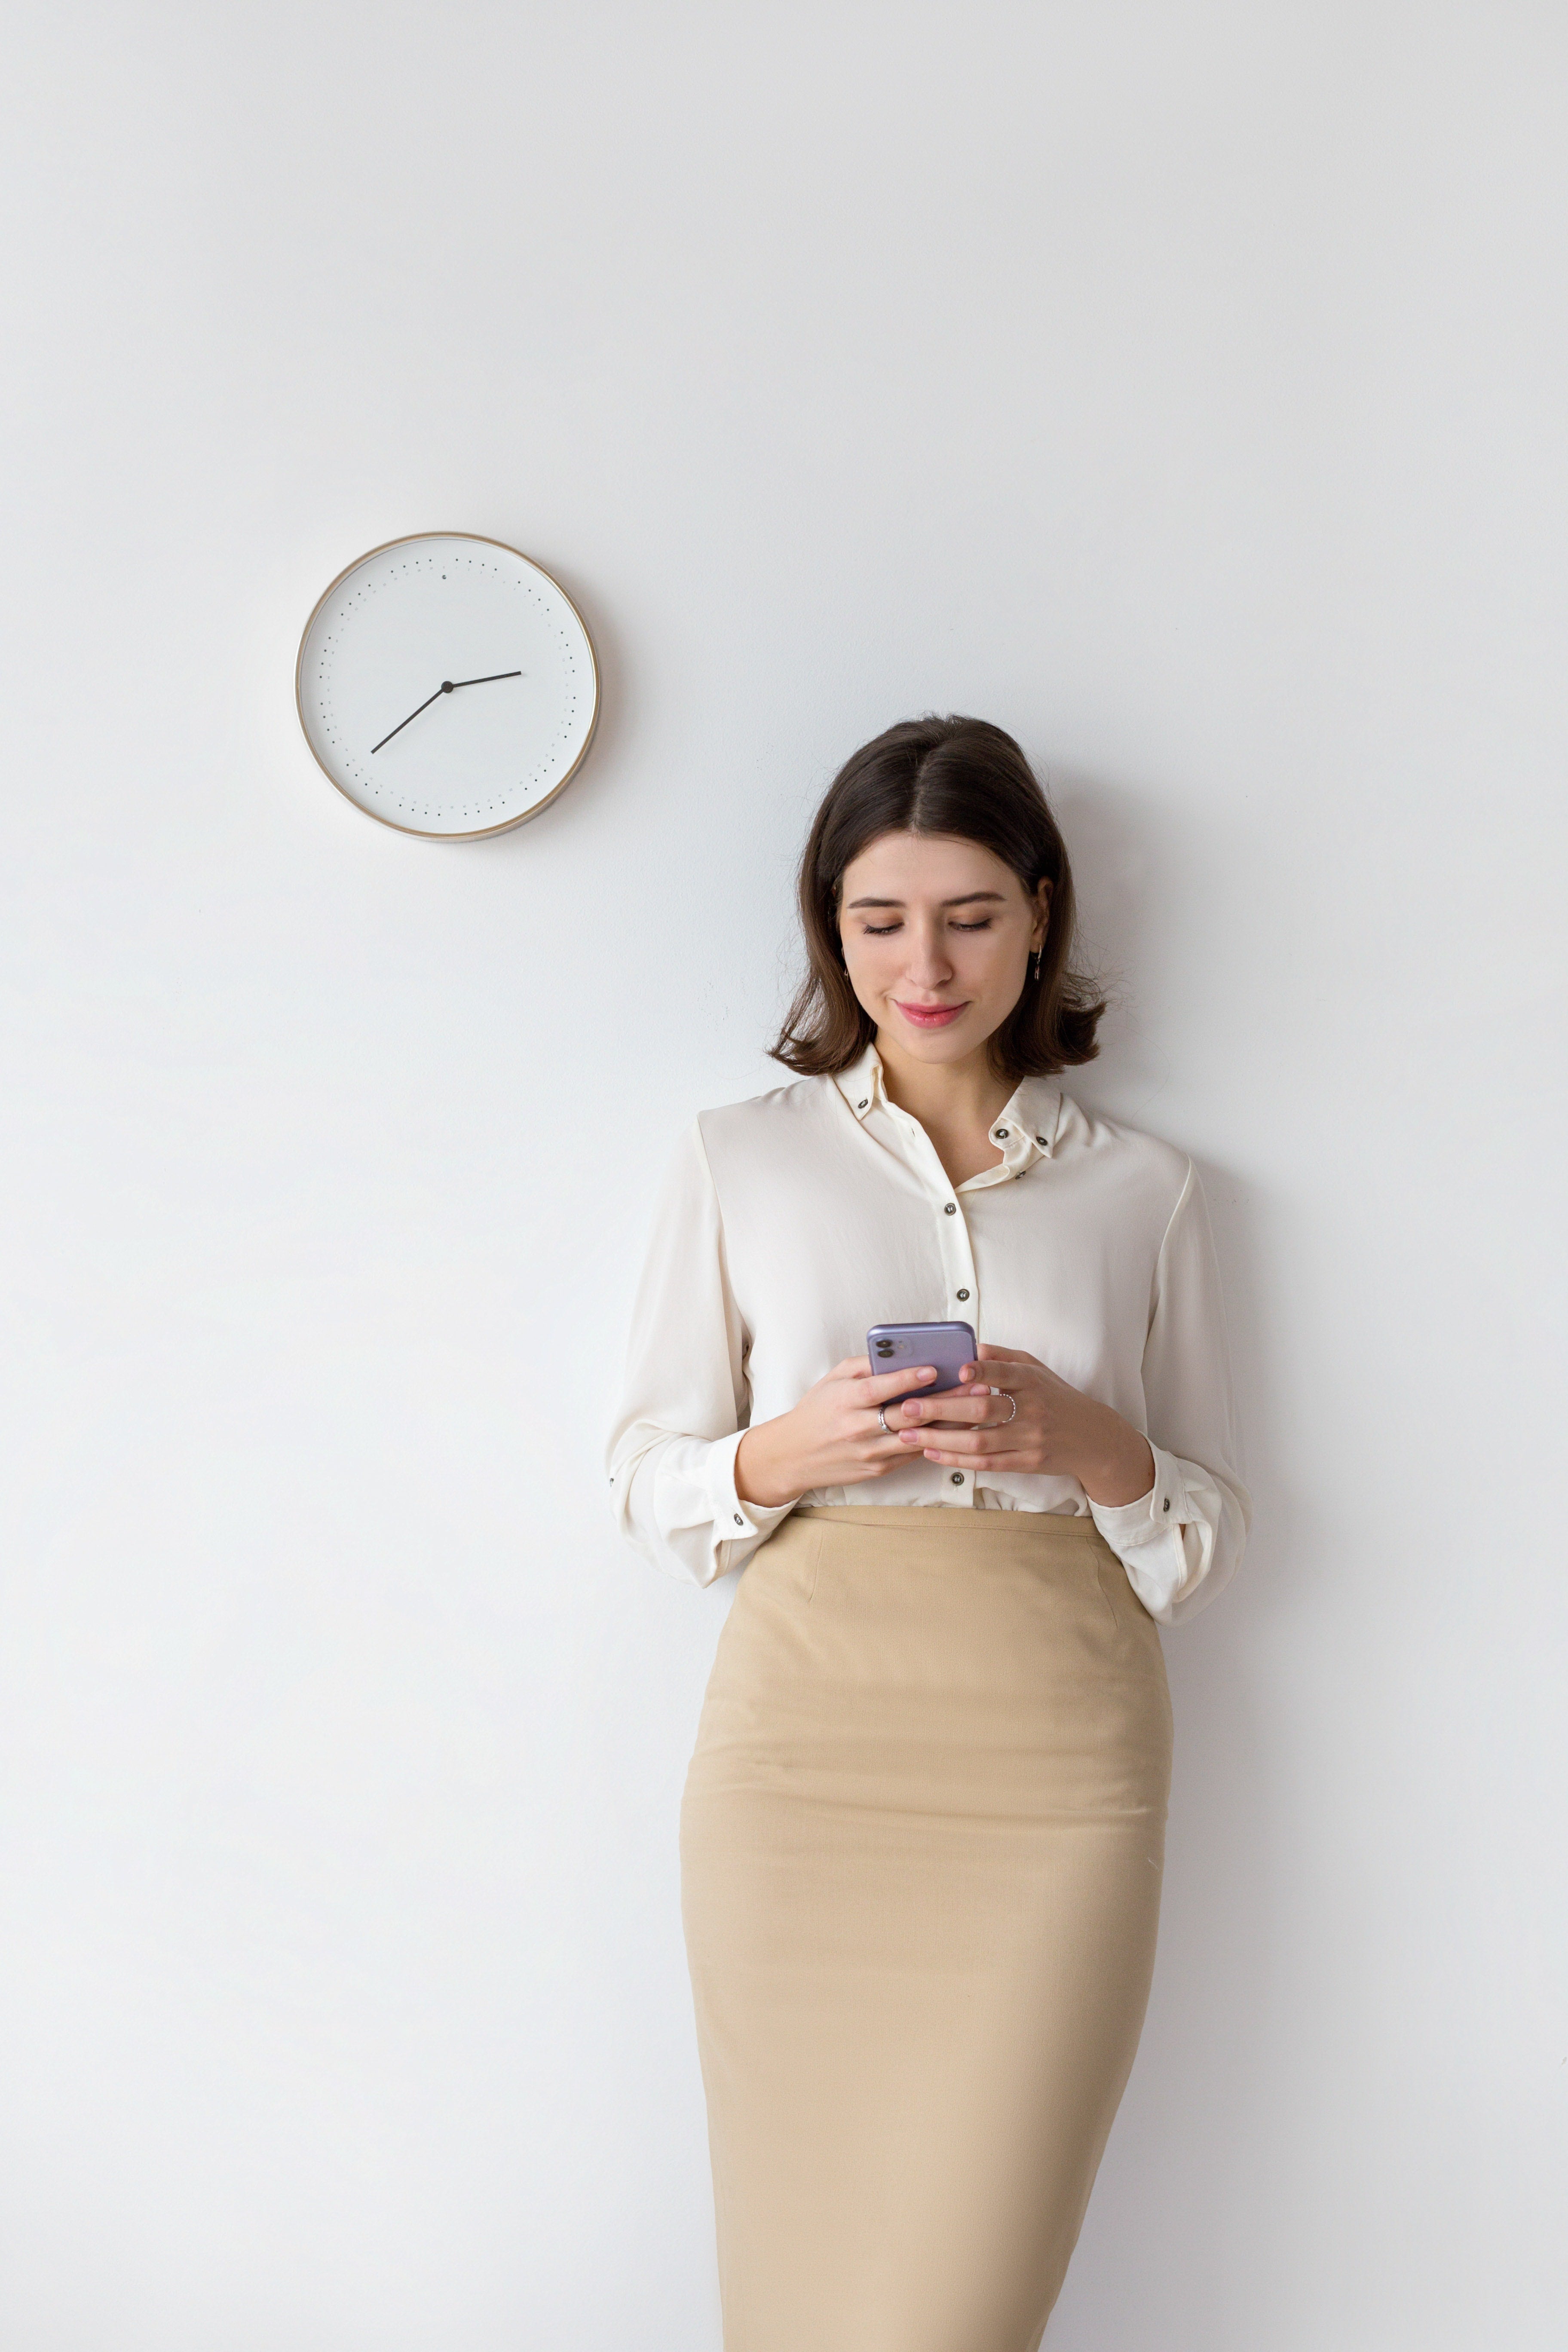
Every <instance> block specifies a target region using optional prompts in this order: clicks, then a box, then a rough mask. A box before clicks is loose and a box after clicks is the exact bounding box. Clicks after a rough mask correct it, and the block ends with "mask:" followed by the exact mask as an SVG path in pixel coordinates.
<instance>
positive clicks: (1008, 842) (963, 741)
mask: <svg viewBox="0 0 1568 2352" xmlns="http://www.w3.org/2000/svg"><path fill="white" fill-rule="evenodd" d="M888 833H924V834H947V835H955V836H956V837H957V838H958V839H959V840H961V841H977V842H979V844H980V845H981V846H982V848H984V849H989V850H990V851H991V852H992V853H993V855H994V856H997V857H999V858H1000V859H1001V860H1002V862H1003V864H1004V865H1005V866H1011V867H1012V869H1013V871H1014V873H1015V874H1016V876H1017V877H1018V879H1019V881H1020V882H1021V883H1022V884H1023V886H1024V887H1025V889H1026V891H1027V892H1029V893H1030V894H1031V896H1032V895H1033V893H1034V891H1035V890H1036V888H1037V887H1038V885H1039V884H1040V883H1041V882H1048V883H1049V884H1050V886H1051V899H1050V914H1049V918H1048V924H1047V931H1046V938H1045V944H1044V946H1043V947H1042V949H1041V950H1040V975H1039V978H1038V979H1036V978H1035V976H1034V964H1033V961H1031V962H1030V966H1029V971H1028V976H1027V977H1026V980H1025V982H1024V992H1023V994H1022V995H1021V996H1020V997H1019V999H1018V1002H1017V1003H1016V1005H1015V1006H1014V1008H1013V1010H1012V1012H1011V1013H1009V1014H1008V1016H1007V1018H1006V1020H1005V1021H1004V1022H1003V1024H1002V1025H1001V1027H1000V1028H999V1029H997V1030H996V1031H995V1033H994V1034H993V1036H992V1037H991V1039H990V1053H991V1060H992V1063H993V1066H994V1068H995V1071H996V1075H997V1076H998V1077H1003V1078H1010V1079H1017V1078H1032V1077H1045V1076H1049V1075H1050V1073H1051V1072H1052V1071H1054V1070H1062V1069H1066V1068H1067V1067H1068V1066H1069V1065H1070V1064H1073V1063H1078V1062H1089V1061H1092V1060H1093V1058H1094V1056H1095V1055H1096V1054H1097V1053H1098V1052H1099V1051H1100V1048H1099V1046H1098V1045H1096V1043H1095V1034H1094V1033H1095V1030H1096V1029H1097V1027H1098V1026H1099V1024H1100V1014H1101V1013H1103V1012H1104V1011H1105V1001H1104V999H1103V997H1101V996H1100V994H1099V993H1098V992H1097V991H1096V989H1095V987H1094V984H1093V982H1092V981H1091V980H1090V979H1089V976H1088V975H1087V974H1086V973H1085V972H1083V971H1079V970H1078V969H1077V968H1076V966H1075V963H1074V961H1073V950H1074V947H1075V943H1076V941H1075V934H1076V930H1077V921H1078V918H1077V908H1076V906H1075V904H1074V899H1073V887H1072V868H1071V866H1069V865H1068V854H1067V845H1066V844H1065V843H1064V841H1063V840H1062V837H1061V835H1060V833H1059V832H1058V829H1057V821H1056V819H1055V817H1054V816H1052V814H1051V813H1050V810H1049V808H1048V807H1047V804H1046V796H1045V794H1044V793H1043V792H1041V790H1040V787H1039V785H1038V784H1037V782H1036V781H1035V777H1034V774H1033V772H1032V771H1031V769H1030V766H1029V763H1028V761H1027V760H1026V759H1025V757H1024V754H1023V752H1022V751H1020V750H1019V749H1018V746H1017V744H1016V743H1015V742H1014V740H1013V738H1012V737H1011V735H1005V734H1004V733H1003V731H1002V730H1001V728H1000V727H992V726H988V725H987V723H986V721H985V720H984V719H936V718H931V719H904V720H903V721H902V722H901V723H900V725H899V726H897V727H889V729H888V730H887V732H886V734H883V735H879V736H877V737H876V738H875V740H873V741H871V742H869V743H865V744H862V745H861V747H860V749H859V751H857V752H855V753H854V754H853V755H852V756H851V757H850V758H849V759H847V760H846V761H845V762H844V765H843V766H842V767H841V768H840V769H839V771H838V773H837V775H836V776H835V777H834V779H833V782H831V784H829V786H828V788H827V792H826V795H825V797H824V800H823V803H822V806H821V807H820V808H819V809H818V810H817V812H816V819H815V820H814V822H813V824H812V828H811V833H810V835H809V836H808V838H807V841H806V845H805V852H804V854H803V856H802V857H801V861H800V882H799V892H800V919H801V927H802V929H804V931H805V946H806V954H807V956H808V957H809V959H810V969H809V970H808V971H807V973H806V976H805V980H804V981H803V982H801V984H800V987H799V988H798V989H797V990H796V992H795V1002H794V1003H793V1004H792V1005H791V1006H790V1008H789V1011H788V1013H786V1014H785V1015H784V1026H783V1028H782V1029H781V1030H780V1031H779V1034H778V1037H777V1039H776V1040H775V1042H774V1043H773V1045H771V1046H770V1047H769V1049H768V1050H769V1052H770V1053H771V1054H772V1055H773V1059H774V1061H775V1062H782V1063H783V1064H784V1067H785V1068H786V1069H790V1070H798V1071H799V1072H800V1073H801V1075H802V1076H807V1077H830V1076H833V1074H834V1073H835V1072H836V1071H838V1070H845V1069H847V1068H848V1066H849V1065H850V1063H851V1062H853V1061H855V1060H857V1059H858V1056H859V1055H861V1054H862V1053H863V1052H864V1051H865V1049H866V1047H867V1046H868V1045H869V1044H870V1042H871V1039H872V1037H873V1035H874V1034H876V1033H875V1024H874V1023H873V1022H872V1020H871V1019H870V1016H869V1015H868V1013H867V1012H866V1010H865V1008H864V1006H863V1005H862V1004H861V1003H860V1001H859V999H858V997H857V995H856V993H855V992H854V990H853V989H852V988H851V987H850V985H849V974H848V972H847V971H846V970H845V966H844V951H843V949H842V947H841V945H840V943H839V937H838V901H839V894H840V887H841V885H842V883H843V880H844V874H845V869H846V867H847V866H850V865H852V864H853V862H854V860H855V859H856V858H857V857H858V856H859V855H860V853H861V851H862V850H864V849H868V848H869V847H870V845H871V844H872V842H874V841H879V840H880V839H881V837H882V835H884V834H888Z"/></svg>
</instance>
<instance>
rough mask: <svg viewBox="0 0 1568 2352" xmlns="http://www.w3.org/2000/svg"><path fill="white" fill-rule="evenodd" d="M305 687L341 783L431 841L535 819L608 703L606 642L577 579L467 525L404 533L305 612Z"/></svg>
mask: <svg viewBox="0 0 1568 2352" xmlns="http://www.w3.org/2000/svg"><path fill="white" fill-rule="evenodd" d="M294 691H295V698H296V700H297V702H298V704H299V708H300V725H301V727H303V729H304V730H305V740H306V741H307V742H308V743H309V745H310V749H311V751H313V752H314V753H315V755H316V758H317V761H319V762H320V764H321V767H322V768H323V769H324V770H325V771H326V772H327V774H328V775H329V776H330V777H331V781H332V782H333V783H334V784H336V786H337V788H338V790H339V792H341V793H343V794H344V795H345V796H346V797H347V798H348V799H349V800H351V801H353V804H354V806H355V807H356V808H360V809H363V811H364V813H365V814H366V815H367V816H374V817H379V819H380V820H381V822H382V824H391V825H395V826H396V827H397V828H398V830H399V831H400V832H402V833H416V834H418V835H422V837H423V838H424V839H426V840H427V841H477V840H480V839H482V838H483V837H484V835H486V834H491V833H505V832H507V831H508V830H509V828H510V826H512V825H514V824H526V823H527V821H528V819H529V818H530V817H531V816H537V815H538V814H539V812H540V810H541V809H542V808H545V807H547V806H548V805H549V803H550V802H551V801H552V800H553V799H554V798H555V795H556V793H558V792H560V791H561V789H562V787H563V785H564V784H566V783H567V782H570V780H571V778H572V777H573V776H574V775H575V773H576V772H577V770H578V768H579V767H580V766H581V765H582V763H583V758H584V753H585V752H586V751H587V749H588V745H589V742H590V740H592V737H593V733H594V725H595V720H596V719H597V718H598V715H599V672H598V666H597V664H596V663H595V659H594V648H593V646H592V644H591V643H590V641H589V636H588V632H587V630H586V628H585V627H584V625H583V617H582V614H580V613H579V612H578V610H577V608H576V606H575V605H574V604H573V602H572V599H571V598H570V597H569V596H568V595H567V593H566V592H565V590H564V589H563V588H562V587H561V586H560V585H559V584H558V583H556V582H555V581H553V580H552V578H551V576H550V574H549V572H546V571H545V570H544V569H543V568H542V565H540V564H537V563H534V562H531V561H530V559H529V558H528V557H527V556H526V555H520V554H519V553H518V551H517V550H516V548H515V547H503V546H502V545H501V544H500V541H498V540H493V539H478V538H476V537H475V536H474V535H473V534H472V533H471V532H469V531H464V530H431V531H421V532H420V533H418V535H417V536H416V537H415V538H412V539H395V540H393V541H390V542H389V543H388V545H386V546H385V547H375V548H373V549H372V550H371V551H370V553H369V554H368V555H362V556H361V557H360V559H359V562H357V563H351V564H350V566H349V568H348V570H347V571H346V572H340V573H339V575H338V577H337V578H336V579H335V580H334V581H333V583H332V584H331V587H330V588H329V589H328V590H327V592H326V594H325V595H324V596H323V597H322V598H321V602H320V603H319V604H318V605H317V606H316V609H315V611H314V612H313V613H312V614H311V615H310V619H309V620H308V621H307V622H306V624H305V634H304V635H303V636H302V637H301V638H300V658H299V661H298V663H297V665H296V667H295V672H294Z"/></svg>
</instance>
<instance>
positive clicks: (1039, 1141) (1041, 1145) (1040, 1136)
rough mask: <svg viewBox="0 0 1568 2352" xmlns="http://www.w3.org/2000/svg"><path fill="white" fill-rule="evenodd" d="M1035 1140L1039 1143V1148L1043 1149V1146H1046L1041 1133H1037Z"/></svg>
mask: <svg viewBox="0 0 1568 2352" xmlns="http://www.w3.org/2000/svg"><path fill="white" fill-rule="evenodd" d="M1035 1141H1036V1142H1037V1144H1038V1145H1039V1147H1040V1150H1042V1151H1043V1150H1045V1148H1046V1139H1045V1137H1044V1136H1043V1135H1037V1136H1036V1138H1035Z"/></svg>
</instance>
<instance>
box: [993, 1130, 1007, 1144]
mask: <svg viewBox="0 0 1568 2352" xmlns="http://www.w3.org/2000/svg"><path fill="white" fill-rule="evenodd" d="M996 1140H997V1142H998V1143H1005V1142H1006V1140H1007V1130H1006V1129H1005V1127H999V1128H998V1129H996Z"/></svg>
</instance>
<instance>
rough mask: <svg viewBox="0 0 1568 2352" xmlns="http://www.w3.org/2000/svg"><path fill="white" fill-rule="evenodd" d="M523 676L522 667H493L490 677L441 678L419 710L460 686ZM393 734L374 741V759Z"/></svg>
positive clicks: (412, 715)
mask: <svg viewBox="0 0 1568 2352" xmlns="http://www.w3.org/2000/svg"><path fill="white" fill-rule="evenodd" d="M521 676H522V672H521V670H520V669H492V670H491V671H490V673H489V677H444V678H443V679H442V680H441V683H440V685H439V686H438V687H437V688H436V692H435V693H434V694H427V695H426V698H425V699H424V701H423V702H422V703H421V704H420V705H419V710H428V709H429V708H430V705H431V704H432V703H433V702H435V701H436V700H437V699H438V698H439V697H440V696H441V695H443V694H456V693H457V691H458V688H459V687H460V686H493V685H494V684H495V682H496V680H497V679H498V678H502V677H521ZM419 710H411V711H410V712H409V714H408V718H407V719H399V720H398V722H397V724H396V726H395V728H394V729H393V730H392V735H401V734H402V732H403V730H404V729H405V727H406V726H407V725H408V723H409V720H410V719H417V718H418V716H419ZM392 735H384V736H383V737H382V739H381V741H380V742H379V743H373V744H372V745H371V747H370V756H371V758H372V759H373V760H374V757H375V755H376V753H377V752H378V751H384V750H385V749H386V746H387V745H388V744H389V743H390V742H391V740H392Z"/></svg>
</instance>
